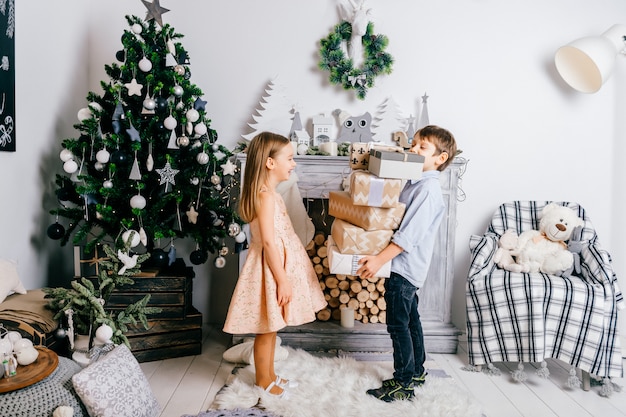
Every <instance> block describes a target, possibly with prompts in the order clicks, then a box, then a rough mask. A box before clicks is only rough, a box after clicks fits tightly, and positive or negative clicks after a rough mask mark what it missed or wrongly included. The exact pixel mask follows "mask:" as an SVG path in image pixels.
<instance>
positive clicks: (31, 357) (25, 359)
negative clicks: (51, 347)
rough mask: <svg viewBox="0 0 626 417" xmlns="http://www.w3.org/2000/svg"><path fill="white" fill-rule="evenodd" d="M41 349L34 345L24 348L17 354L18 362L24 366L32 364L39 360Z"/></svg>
mask: <svg viewBox="0 0 626 417" xmlns="http://www.w3.org/2000/svg"><path fill="white" fill-rule="evenodd" d="M38 356H39V351H38V350H37V349H35V348H34V347H31V348H29V349H24V350H22V351H21V352H20V353H18V354H17V363H18V364H19V365H22V366H26V365H30V364H31V363H33V362H35V361H36V360H37V357H38Z"/></svg>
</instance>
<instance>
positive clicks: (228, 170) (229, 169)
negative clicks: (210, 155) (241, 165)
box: [220, 159, 237, 175]
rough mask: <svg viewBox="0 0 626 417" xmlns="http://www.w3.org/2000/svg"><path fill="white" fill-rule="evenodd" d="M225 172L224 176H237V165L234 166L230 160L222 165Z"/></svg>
mask: <svg viewBox="0 0 626 417" xmlns="http://www.w3.org/2000/svg"><path fill="white" fill-rule="evenodd" d="M220 166H221V167H222V170H223V171H224V175H235V171H236V170H237V165H235V164H233V163H232V162H231V161H230V159H229V160H228V161H226V163H225V164H222V165H220Z"/></svg>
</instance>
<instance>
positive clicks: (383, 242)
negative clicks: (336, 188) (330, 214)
mask: <svg viewBox="0 0 626 417" xmlns="http://www.w3.org/2000/svg"><path fill="white" fill-rule="evenodd" d="M330 235H331V236H332V238H333V241H334V242H335V245H337V248H338V249H339V252H341V253H344V254H350V255H376V254H378V253H379V252H380V251H381V250H383V249H385V248H386V247H387V245H388V244H389V242H390V241H391V236H393V230H369V231H368V230H364V229H363V228H362V227H359V226H355V225H353V224H352V223H348V222H347V221H345V220H341V219H335V220H333V224H332V226H331V228H330Z"/></svg>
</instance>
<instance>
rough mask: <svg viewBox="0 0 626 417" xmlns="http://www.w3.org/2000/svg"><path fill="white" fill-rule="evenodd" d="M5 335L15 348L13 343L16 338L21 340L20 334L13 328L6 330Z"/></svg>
mask: <svg viewBox="0 0 626 417" xmlns="http://www.w3.org/2000/svg"><path fill="white" fill-rule="evenodd" d="M5 337H6V338H7V339H9V341H10V342H11V344H12V345H13V347H14V348H15V343H16V342H17V341H18V340H22V334H21V333H20V332H17V331H15V330H11V331H10V332H8V333H7V334H6V336H5Z"/></svg>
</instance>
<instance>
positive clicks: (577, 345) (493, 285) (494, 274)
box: [466, 201, 624, 377]
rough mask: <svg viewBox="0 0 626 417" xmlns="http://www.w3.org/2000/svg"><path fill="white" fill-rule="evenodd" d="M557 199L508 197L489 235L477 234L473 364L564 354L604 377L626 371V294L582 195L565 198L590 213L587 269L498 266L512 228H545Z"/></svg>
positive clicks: (470, 291)
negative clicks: (623, 325)
mask: <svg viewBox="0 0 626 417" xmlns="http://www.w3.org/2000/svg"><path fill="white" fill-rule="evenodd" d="M548 203H549V201H544V202H542V201H514V202H510V203H506V204H503V205H501V206H500V207H499V208H498V210H497V211H496V212H495V214H494V216H493V218H492V221H491V224H490V225H489V227H488V229H487V231H486V233H485V234H484V235H483V236H477V235H473V236H471V238H470V250H471V265H470V269H469V273H468V280H467V288H466V290H467V291H466V298H467V336H468V355H469V363H470V364H471V365H485V364H489V363H492V362H540V361H542V360H544V359H546V358H555V359H560V360H562V361H564V362H567V363H569V364H570V365H572V366H575V367H577V368H580V369H581V370H583V371H587V372H589V373H590V374H592V375H596V376H599V377H621V376H622V357H621V348H620V341H619V337H618V335H617V310H618V308H620V309H621V308H622V307H623V304H624V301H623V297H622V293H621V291H620V289H619V287H618V284H617V277H616V276H615V273H614V272H613V268H612V266H611V257H610V255H609V253H608V252H607V251H605V250H603V249H602V248H601V246H600V244H599V242H598V238H597V235H596V232H595V230H594V228H593V226H592V224H591V222H590V220H589V218H588V216H587V215H586V213H585V210H584V209H583V208H582V207H580V206H579V205H578V204H576V203H569V202H557V204H559V205H563V206H567V207H569V208H571V209H573V210H574V211H576V212H577V214H578V216H579V217H580V218H582V219H583V220H585V225H584V229H583V241H584V247H583V250H582V252H581V254H580V255H581V264H582V268H581V273H580V274H578V275H573V276H566V277H560V276H554V275H547V274H543V273H515V272H509V271H505V270H503V269H500V268H498V267H497V266H496V265H495V264H494V262H493V255H494V253H495V251H496V249H497V248H498V239H499V238H500V236H501V235H502V234H503V233H504V232H505V231H506V230H507V229H513V230H515V231H516V232H517V233H518V234H519V233H521V232H523V231H525V230H532V229H534V230H538V228H539V220H540V217H541V211H542V209H543V208H544V207H545V205H547V204H548Z"/></svg>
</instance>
